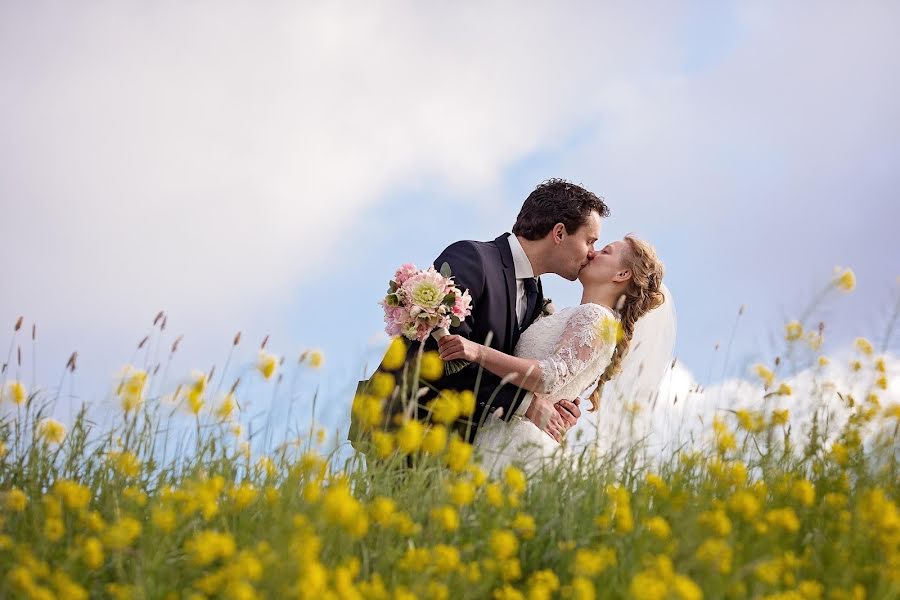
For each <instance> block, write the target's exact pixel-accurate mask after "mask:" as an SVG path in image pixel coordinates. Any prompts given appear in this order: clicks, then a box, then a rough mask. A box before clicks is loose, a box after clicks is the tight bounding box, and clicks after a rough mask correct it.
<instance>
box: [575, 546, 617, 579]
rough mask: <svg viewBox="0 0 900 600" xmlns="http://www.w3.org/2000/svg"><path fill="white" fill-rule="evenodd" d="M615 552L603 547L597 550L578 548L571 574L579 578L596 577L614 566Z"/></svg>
mask: <svg viewBox="0 0 900 600" xmlns="http://www.w3.org/2000/svg"><path fill="white" fill-rule="evenodd" d="M616 564H617V563H616V551H615V550H614V549H612V548H607V547H605V546H601V547H599V548H598V549H597V550H589V549H587V548H579V549H578V550H576V551H575V561H574V562H573V563H572V573H574V574H575V576H581V577H596V576H597V575H599V574H600V573H602V572H603V571H605V570H606V569H608V568H609V567H611V566H615V565H616Z"/></svg>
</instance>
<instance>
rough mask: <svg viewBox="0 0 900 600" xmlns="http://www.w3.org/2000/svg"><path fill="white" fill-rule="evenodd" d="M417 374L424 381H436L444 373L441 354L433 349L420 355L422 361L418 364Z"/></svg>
mask: <svg viewBox="0 0 900 600" xmlns="http://www.w3.org/2000/svg"><path fill="white" fill-rule="evenodd" d="M419 375H420V376H421V377H422V379H424V380H425V381H437V380H438V379H440V378H441V377H442V376H443V375H444V361H443V360H441V355H440V354H438V353H437V352H435V351H434V350H431V351H428V352H426V353H424V354H423V355H422V363H421V364H420V365H419Z"/></svg>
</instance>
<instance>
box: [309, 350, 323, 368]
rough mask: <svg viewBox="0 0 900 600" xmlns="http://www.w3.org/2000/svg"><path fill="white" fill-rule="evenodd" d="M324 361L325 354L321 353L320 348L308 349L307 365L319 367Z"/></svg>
mask: <svg viewBox="0 0 900 600" xmlns="http://www.w3.org/2000/svg"><path fill="white" fill-rule="evenodd" d="M324 363H325V355H324V354H322V351H321V350H310V352H309V366H310V367H312V368H313V369H319V368H321V367H322V365H323V364H324Z"/></svg>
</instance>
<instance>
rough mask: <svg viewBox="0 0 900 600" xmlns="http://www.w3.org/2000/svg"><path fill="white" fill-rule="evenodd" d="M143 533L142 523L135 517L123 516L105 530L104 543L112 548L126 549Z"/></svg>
mask: <svg viewBox="0 0 900 600" xmlns="http://www.w3.org/2000/svg"><path fill="white" fill-rule="evenodd" d="M139 535H141V524H140V522H139V521H137V520H136V519H134V518H133V517H127V516H125V517H122V518H121V519H119V520H118V521H116V522H115V523H113V524H112V525H110V526H109V527H108V528H107V529H106V531H105V532H103V545H104V546H105V547H107V548H109V549H110V550H124V549H125V548H128V547H129V546H131V544H132V543H134V541H135V540H136V539H137V538H138V536H139Z"/></svg>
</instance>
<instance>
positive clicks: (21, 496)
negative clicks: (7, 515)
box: [3, 488, 28, 512]
mask: <svg viewBox="0 0 900 600" xmlns="http://www.w3.org/2000/svg"><path fill="white" fill-rule="evenodd" d="M3 504H4V506H6V509H7V510H10V511H12V512H22V511H23V510H25V507H26V506H27V505H28V496H26V495H25V492H23V491H22V490H20V489H19V488H12V489H11V490H9V491H8V492H6V494H5V497H4V499H3Z"/></svg>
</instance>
